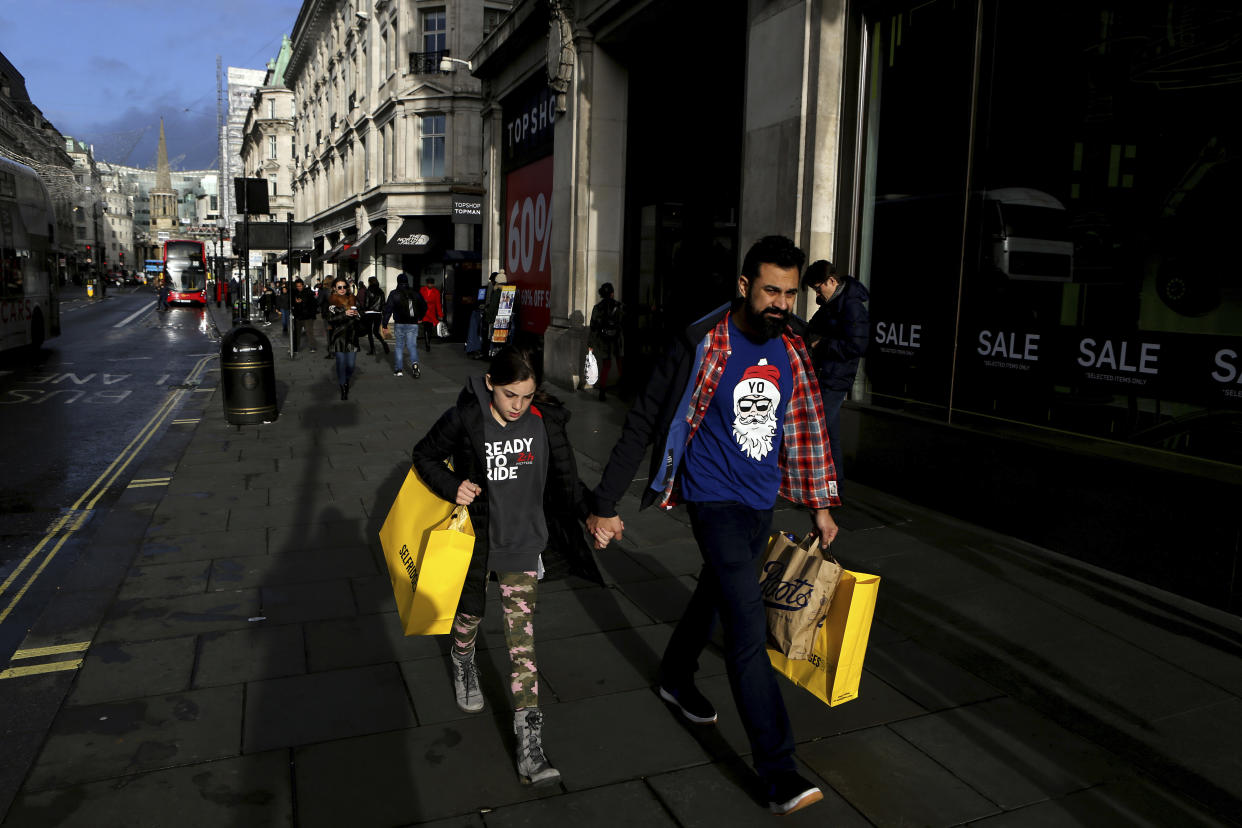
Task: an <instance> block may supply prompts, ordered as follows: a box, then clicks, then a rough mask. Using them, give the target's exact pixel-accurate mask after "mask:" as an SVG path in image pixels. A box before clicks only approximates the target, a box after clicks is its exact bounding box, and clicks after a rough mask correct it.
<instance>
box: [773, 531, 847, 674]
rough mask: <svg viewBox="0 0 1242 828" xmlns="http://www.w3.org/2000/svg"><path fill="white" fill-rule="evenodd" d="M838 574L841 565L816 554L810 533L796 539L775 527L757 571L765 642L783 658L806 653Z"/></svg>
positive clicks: (815, 542) (816, 546)
mask: <svg viewBox="0 0 1242 828" xmlns="http://www.w3.org/2000/svg"><path fill="white" fill-rule="evenodd" d="M840 578H841V565H840V564H838V563H837V562H836V560H834V559H833V558H832V557H830V556H827V555H822V554H820V551H819V537H818V536H817V535H816V534H815V533H811V534H808V535H807V536H806V537H805V538H804V539H803V540H802V542H801V543H794V542H793V540H792V536H790V535H787V534H786V533H784V532H777V533H775V534H774V535H773V536H772V540H771V542H770V543H769V544H768V553H767V555H766V556H765V557H764V561H763V567H762V569H761V570H760V574H759V588H760V591H761V592H762V594H763V606H764V611H765V612H766V613H767V618H768V642H769V644H770V645H771V646H772V647H773V648H775V649H777V650H779V651H780V652H781V653H782V654H783V655H785V656H786V657H788V658H795V659H805V658H807V657H808V656H810V654H811V648H812V647H813V646H814V645H815V633H816V631H817V630H818V628H819V624H820V622H821V621H823V620H824V616H825V615H826V614H827V613H828V607H829V604H830V603H831V601H832V596H833V592H834V591H835V590H836V588H837V581H838V580H839V579H840Z"/></svg>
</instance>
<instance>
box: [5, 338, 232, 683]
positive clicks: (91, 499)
mask: <svg viewBox="0 0 1242 828" xmlns="http://www.w3.org/2000/svg"><path fill="white" fill-rule="evenodd" d="M215 358H216V357H215V356H214V355H212V356H205V357H203V358H202V359H200V360H199V361H198V363H197V364H196V365H195V366H194V369H193V370H192V371H190V373H189V376H187V377H186V384H187V385H188V384H191V383H194V382H197V380H198V378H199V376H201V374H202V372H203V369H204V368H205V367H206V366H207V363H209V362H210V361H211V360H213V359H215ZM188 393H189V389H187V388H177V389H175V390H173V391H171V392H170V393H169V395H168V397H167V398H165V400H164V402H163V403H162V404H161V405H160V407H159V408H158V409H156V411H155V413H154V414H153V415H151V419H149V420H148V421H147V423H146V425H144V426H143V427H142V429H141V430H140V431H139V432H138V434H137V436H135V437H134V439H133V440H131V441H130V442H129V445H127V446H126V447H125V448H124V449H123V450H122V451H121V453H120V454H118V455H117V456H116V457H115V458H113V460H112V462H111V463H109V464H108V468H106V469H104V471H103V473H102V474H101V475H99V477H97V478H96V479H95V482H94V483H92V484H91V485H90V486H89V487H88V488H87V490H86V491H85V492H83V493H82V496H81V497H79V498H78V499H77V500H76V501H74V503H73V505H72V506H70V507H69V509H68V510H66V511H65V513H64V514H62V515H61V516H60V517H59V518H58V519H57V520H56V522H55V523H54V524H52V527H51V529H49V530H48V532H47V534H46V535H44V536H43V539H42V540H40V541H39V543H38V545H37V546H35V548H34V549H32V550H31V551H30V554H29V555H27V556H26V557H25V558H23V559H22V562H21V563H20V564H18V565H17V568H16V569H14V570H13V571H12V572H11V573H10V574H9V577H8V578H6V579H5V581H4V583H3V584H0V601H3V600H4V596H6V595H7V594H8V593H9V591H10V589H11V588H12V587H13V586H14V585H15V584H16V583H17V581H18V579H19V578H21V576H22V574H23V573H24V572H26V570H27V569H28V568H29V567H30V566H31V565H32V564H34V563H35V561H37V560H39V557H40V555H42V561H40V562H39V564H38V566H37V567H36V568H35V569H34V571H33V572H31V573H30V576H29V578H27V579H26V582H25V583H24V584H22V586H21V588H20V589H18V590H17V591H16V592H15V593H13V596H12V599H11V600H9V602H8V604H7V605H6V606H5V607H4V608H3V609H0V624H2V623H4V621H5V619H7V618H8V617H9V615H10V614H12V612H13V609H14V608H15V607H16V606H17V605H18V603H19V602H20V601H21V600H22V598H23V597H25V595H26V592H27V590H29V589H30V587H31V585H32V584H34V582H35V581H36V580H37V579H38V577H39V576H40V575H42V574H43V571H44V570H45V569H47V567H48V564H50V563H51V562H52V560H53V559H55V557H56V554H57V553H58V552H60V550H61V548H62V547H63V546H64V545H65V543H66V542H67V541H68V540H69V538H70V537H72V535H73V533H74V532H76V531H78V530H79V529H81V528H82V526H83V525H85V523H86V521H87V520H88V519H89V518H90V516H91V513H92V512H93V511H94V509H95V505H96V504H97V503H99V500H100V498H102V497H103V496H104V494H105V493H106V492H107V491H108V490H109V489H110V488H111V487H112V486H113V485H115V484H116V482H117V481H118V480H120V478H121V475H123V474H124V473H125V470H126V469H127V468H129V465H130V463H132V462H133V461H134V459H135V458H136V457H137V456H138V455H139V454H140V453H141V452H142V450H143V449H144V448H146V445H147V443H149V442H150V441H151V438H152V437H154V436H155V435H156V434H158V433H160V431H161V430H162V428H163V426H164V421H165V420H167V419H168V417H169V415H171V414H172V412H173V411H174V410H176V408H177V406H178V405H179V404H180V403H181V400H182V398H183V397H184V396H185V395H186V394H188ZM163 485H167V484H166V483H165V484H163ZM44 550H47V551H46V552H45V551H44ZM19 652H23V651H19ZM14 658H17V656H16V655H15V656H14ZM60 663H65V662H60ZM13 669H29V668H13ZM61 669H67V668H61ZM5 672H6V673H7V672H9V671H7V670H6V671H5ZM43 672H46V671H43Z"/></svg>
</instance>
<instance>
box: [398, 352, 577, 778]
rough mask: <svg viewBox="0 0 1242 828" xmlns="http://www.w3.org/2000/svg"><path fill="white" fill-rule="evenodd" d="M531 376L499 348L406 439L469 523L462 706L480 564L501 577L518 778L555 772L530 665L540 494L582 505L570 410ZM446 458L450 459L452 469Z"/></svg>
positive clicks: (559, 504)
mask: <svg viewBox="0 0 1242 828" xmlns="http://www.w3.org/2000/svg"><path fill="white" fill-rule="evenodd" d="M539 379H540V378H539V377H538V376H537V375H536V373H535V370H534V368H533V367H532V364H531V361H530V359H529V357H528V356H527V355H526V354H525V353H523V352H522V351H520V350H518V349H515V348H513V347H511V346H510V347H505V348H503V349H501V350H500V351H499V352H498V353H497V354H496V356H495V358H493V359H492V362H491V365H490V367H489V369H488V372H487V374H486V375H485V376H482V377H471V378H470V379H469V380H468V381H467V383H466V387H465V388H464V389H463V390H462V392H461V394H460V396H459V397H458V398H457V405H456V406H455V407H453V408H450V409H449V410H448V411H446V412H445V413H444V414H443V416H441V417H440V419H439V420H438V421H437V422H436V424H435V425H434V426H432V428H431V430H430V431H429V432H428V433H427V436H425V437H423V439H422V440H420V441H419V442H418V445H416V446H415V447H414V469H415V471H417V472H418V476H419V477H421V478H422V479H423V482H425V483H426V484H427V486H428V487H429V488H430V489H431V490H432V491H433V492H435V493H436V494H437V495H439V496H440V497H442V498H444V499H445V500H449V501H452V502H454V503H457V504H460V505H463V506H466V507H468V510H469V513H470V520H471V523H472V525H473V527H474V533H475V544H474V556H473V558H471V561H470V567H469V570H468V571H467V574H466V583H465V586H464V587H463V588H462V593H461V600H460V601H459V602H458V604H457V617H456V619H455V621H454V624H453V650H452V654H451V658H450V664H451V666H452V671H453V689H454V692H455V693H456V696H457V706H458V707H459V708H461V710H463V711H465V712H468V713H475V712H478V711H480V710H482V709H483V696H482V695H481V694H480V692H479V675H478V670H477V669H476V667H475V663H474V640H475V635H476V634H477V632H478V628H479V622H480V621H482V620H483V611H484V606H485V601H486V589H487V576H488V573H489V572H495V573H496V575H497V579H498V580H499V581H500V599H501V607H502V609H503V611H504V621H505V641H506V643H507V644H508V647H509V664H510V668H511V671H512V681H511V683H510V690H511V692H512V694H513V706H514V709H515V713H514V717H513V732H514V734H515V735H516V737H517V771H518V776H519V777H520V779H521V781H522V782H523V783H524V784H539V783H549V782H555V781H557V780H559V779H560V772H559V771H558V770H556V769H555V768H553V767H552V766H551V764H549V762H548V760H547V757H546V756H545V755H544V752H543V743H542V725H543V714H542V712H541V711H540V710H539V685H538V671H537V670H536V667H535V648H534V644H535V642H534V633H535V630H534V612H535V585H536V583H537V575H536V573H537V570H538V567H539V555H540V553H541V552H543V551H544V549H545V548H546V546H547V543H548V525H547V518H546V517H545V504H550V505H551V507H552V508H553V509H554V510H558V511H565V510H572V512H573V514H574V517H576V518H577V519H578V520H585V518H586V515H587V514H588V509H587V505H586V499H585V498H586V489H585V487H584V486H583V485H582V483H581V482H580V481H579V479H578V470H577V465H576V463H575V462H574V454H573V449H572V447H571V446H570V444H569V438H568V436H567V434H566V432H565V423H566V421H567V420H568V419H569V412H568V411H566V410H565V409H564V408H562V407H561V405H560V403H558V402H557V401H556V400H555V399H553V398H551V397H548V396H546V395H543V394H538V400H537V401H536V396H537V391H538V387H539ZM532 402H535V403H536V404H534V405H532ZM446 459H451V460H452V462H453V466H452V468H451V469H450V468H449V467H448V466H446V465H445V463H444V461H445V460H446Z"/></svg>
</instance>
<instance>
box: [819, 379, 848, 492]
mask: <svg viewBox="0 0 1242 828" xmlns="http://www.w3.org/2000/svg"><path fill="white" fill-rule="evenodd" d="M848 393H849V392H848V391H829V390H827V389H825V390H824V392H823V393H822V394H821V396H822V397H823V402H824V420H825V421H826V422H825V423H824V425H825V426H826V427H827V429H828V447H829V448H830V449H831V450H832V463H833V465H834V466H835V467H836V469H837V480H841V479H842V478H843V477H845V447H844V446H842V445H841V403H843V402H845V395H846V394H848Z"/></svg>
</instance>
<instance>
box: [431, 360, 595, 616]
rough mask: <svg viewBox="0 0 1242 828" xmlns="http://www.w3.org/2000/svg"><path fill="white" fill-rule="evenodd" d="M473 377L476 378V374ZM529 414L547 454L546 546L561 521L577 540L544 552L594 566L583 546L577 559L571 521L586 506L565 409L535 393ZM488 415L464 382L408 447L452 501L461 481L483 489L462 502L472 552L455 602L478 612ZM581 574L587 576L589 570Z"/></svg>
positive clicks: (574, 565) (483, 566) (482, 594)
mask: <svg viewBox="0 0 1242 828" xmlns="http://www.w3.org/2000/svg"><path fill="white" fill-rule="evenodd" d="M479 381H480V382H481V381H482V380H481V378H480V380H479ZM531 415H532V416H537V417H539V418H540V420H541V421H542V422H543V426H544V429H545V430H546V431H547V435H548V453H549V455H550V456H549V458H548V460H549V462H548V479H547V484H546V485H545V486H544V490H543V510H544V515H545V516H546V517H547V520H548V536H549V541H548V542H549V545H550V546H551V547H557V546H560V545H561V542H560V541H558V538H559V539H561V540H562V541H563V539H564V537H565V535H566V534H567V530H569V528H570V527H569V526H567V524H574V525H573V527H572V529H573V531H572V532H568V536H569V537H570V538H573V537H575V535H574V533H576V537H577V540H578V541H579V543H577V544H574V543H571V544H570V546H571V547H572V548H570V549H555V548H553V549H551V550H550V551H551V552H554V553H560V554H564V555H566V556H567V557H569V558H570V561H569V562H568V563H569V569H570V570H571V571H575V572H577V571H578V568H580V567H583V566H585V567H587V568H588V569H594V566H595V565H594V561H591V560H590V553H589V550H588V551H587V552H586V558H587V562H589V563H587V562H584V561H582V560H580V556H581V554H582V543H581V541H582V530H581V529H580V528H579V527H578V526H577V525H576V524H577V523H578V522H579V521H584V520H586V517H587V515H588V514H589V512H590V509H589V507H588V505H587V499H586V498H587V491H586V487H585V486H584V485H583V484H582V481H581V480H579V479H578V464H577V462H576V461H575V460H574V450H573V447H572V446H571V445H570V444H569V435H568V434H567V433H566V431H565V425H566V423H568V422H569V411H567V410H566V409H565V408H564V407H563V406H562V405H561V404H560V402H559V401H558V400H557V399H556V398H555V397H550V396H547V395H545V394H543V393H542V392H540V393H539V394H537V395H536V396H535V402H534V404H533V405H532V408H531ZM490 416H491V412H490V411H484V410H483V406H482V405H481V404H480V403H479V398H478V396H476V394H475V392H474V389H472V388H471V387H470V386H469V385H467V386H466V387H465V388H463V389H462V392H461V394H459V395H458V397H457V405H455V406H454V407H453V408H450V409H449V410H448V411H446V412H444V414H443V415H441V417H440V419H439V420H437V421H436V424H435V425H433V426H432V427H431V430H430V431H428V432H427V434H426V436H424V437H423V439H421V440H419V441H418V443H417V444H416V445H415V446H414V452H413V464H414V471H415V472H417V473H418V476H419V477H420V478H421V479H422V481H423V482H424V483H426V484H427V487H428V488H429V489H431V490H432V491H433V492H435V493H436V495H437V496H439V497H442V498H444V499H445V500H447V501H449V502H450V503H456V502H457V488H458V486H460V485H461V482H462V481H463V480H467V479H468V480H470V481H472V482H474V483H476V484H478V485H479V486H480V487H482V489H483V491H482V492H480V493H479V495H478V496H477V497H476V498H475V499H474V502H473V503H471V504H470V506H469V507H467V511H468V512H469V513H470V523H471V525H472V526H473V528H474V537H475V541H474V556H473V557H472V558H471V559H470V569H469V570H468V572H467V574H466V583H465V586H464V587H463V588H462V594H461V601H460V602H459V603H458V605H457V611H458V612H464V613H467V614H469V615H478V616H482V615H483V610H484V606H485V603H486V587H487V573H488V566H487V550H488V545H487V536H488V508H487V471H486V469H487V466H486V464H485V462H484V454H483V423H484V420H483V418H484V417H490ZM446 459H447V460H451V461H452V464H453V465H452V468H449V466H447V465H445V463H444V461H445V460H446ZM548 558H549V555H547V554H545V556H544V565H545V567H549V568H551V566H552V565H553V564H552V563H551V562H550V561H549V560H548ZM575 559H577V560H575ZM582 574H586V575H587V577H592V575H591V573H590V572H586V573H582ZM594 577H595V579H596V580H598V570H595V572H594Z"/></svg>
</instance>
